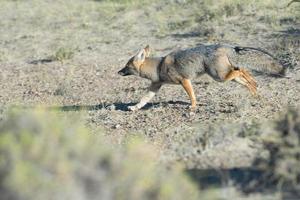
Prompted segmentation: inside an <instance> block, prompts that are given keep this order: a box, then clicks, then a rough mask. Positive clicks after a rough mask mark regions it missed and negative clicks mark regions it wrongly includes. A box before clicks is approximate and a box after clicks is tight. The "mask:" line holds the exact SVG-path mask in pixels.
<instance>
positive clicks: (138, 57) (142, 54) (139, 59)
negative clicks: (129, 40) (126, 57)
mask: <svg viewBox="0 0 300 200" xmlns="http://www.w3.org/2000/svg"><path fill="white" fill-rule="evenodd" d="M145 58H146V51H145V49H141V50H140V51H139V52H138V53H137V54H136V56H134V61H136V62H139V63H143V62H144V61H145Z"/></svg>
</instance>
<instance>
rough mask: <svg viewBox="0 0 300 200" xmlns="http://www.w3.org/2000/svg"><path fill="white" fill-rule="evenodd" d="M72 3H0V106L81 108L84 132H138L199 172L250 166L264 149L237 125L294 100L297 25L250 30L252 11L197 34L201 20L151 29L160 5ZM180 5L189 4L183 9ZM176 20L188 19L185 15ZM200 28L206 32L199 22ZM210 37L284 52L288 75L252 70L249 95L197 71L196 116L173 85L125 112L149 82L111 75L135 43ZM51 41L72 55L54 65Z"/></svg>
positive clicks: (166, 44) (169, 158)
mask: <svg viewBox="0 0 300 200" xmlns="http://www.w3.org/2000/svg"><path fill="white" fill-rule="evenodd" d="M72 2H73V3H67V2H66V1H53V2H52V3H50V2H48V1H44V2H39V1H28V2H21V1H20V2H19V1H17V2H10V1H4V2H2V3H1V4H2V6H1V7H0V18H1V21H0V27H1V29H0V69H1V75H0V91H1V92H0V105H1V107H0V109H1V110H2V111H4V110H6V108H7V107H9V106H18V107H23V108H28V109H31V108H33V107H35V106H38V105H39V106H43V107H46V108H47V109H49V110H52V109H61V110H62V111H63V112H72V113H74V114H78V113H80V114H83V115H85V116H86V117H85V119H86V124H87V125H88V126H90V127H91V128H92V129H95V130H97V128H99V127H104V129H105V131H106V133H107V135H108V137H109V138H110V139H111V140H110V141H112V142H114V143H116V144H118V143H122V142H123V140H124V138H126V137H128V136H129V135H145V136H146V139H147V140H149V142H151V143H153V144H155V145H157V146H158V147H159V148H160V149H161V151H162V154H161V155H162V156H161V159H162V160H163V161H166V162H168V163H172V162H174V161H180V162H183V163H185V164H186V166H187V167H188V168H190V169H194V168H198V169H207V168H236V167H248V166H250V165H251V163H252V161H253V159H254V158H255V157H256V156H258V155H260V154H263V153H262V152H261V151H260V146H259V144H256V143H255V142H253V141H252V140H251V138H248V137H241V136H240V133H241V131H242V130H244V129H245V128H247V127H251V126H252V125H253V124H255V123H260V122H262V121H267V120H269V119H274V118H276V116H277V115H278V113H280V112H281V111H284V110H285V109H286V108H287V107H288V106H292V107H293V106H297V105H299V102H300V66H299V54H300V50H299V41H300V40H299V39H300V30H299V23H297V21H293V20H290V21H288V22H287V23H282V24H280V25H279V26H278V27H276V28H273V29H272V27H270V26H268V23H267V22H265V21H259V20H258V21H257V24H256V26H253V27H252V28H253V30H252V31H250V32H249V30H248V29H246V28H245V27H246V26H249V24H251V23H252V22H253V21H255V20H256V17H249V20H248V21H247V19H248V18H247V17H242V20H246V22H245V23H244V24H243V23H242V22H240V20H239V19H238V18H239V16H237V17H232V18H226V20H227V21H226V22H228V23H227V24H222V23H218V25H215V24H212V25H211V26H212V27H213V28H214V31H213V33H211V34H210V32H209V31H208V33H207V34H205V33H202V29H201V26H200V25H197V24H193V25H191V26H190V27H184V28H182V29H176V30H172V31H169V32H166V33H164V34H162V35H160V33H159V31H158V30H159V27H160V26H161V25H160V24H158V21H159V20H158V21H157V20H156V21H155V20H153V19H152V18H151V17H150V16H151V13H152V11H157V12H159V5H161V6H162V7H164V6H168V5H165V4H159V5H156V4H154V5H149V7H148V8H147V9H140V8H139V7H138V8H133V9H125V10H123V8H122V7H120V8H119V7H114V8H111V7H109V6H108V5H106V4H101V3H99V2H94V1H86V2H84V1H83V2H82V3H81V1H75V0H74V1H72ZM106 6H107V8H106ZM109 9H111V10H112V11H110V10H109ZM161 9H163V8H161ZM183 9H184V10H185V11H187V10H188V9H189V8H188V6H186V5H185V6H183ZM27 11H28V12H27ZM112 13H113V14H112ZM180 13H181V12H179V14H180ZM149 15H150V16H149ZM258 17H259V16H258ZM165 18H167V17H165ZM165 18H163V19H165ZM183 19H189V15H188V14H187V15H186V16H183ZM284 19H285V18H284ZM298 22H299V21H298ZM195 27H196V28H195ZM205 27H206V29H205V30H206V31H207V30H209V29H208V28H207V24H206V26H205ZM197 28H198V29H197ZM195 30H197V31H195ZM212 37H214V38H213V39H212ZM215 42H225V43H233V44H240V45H248V46H249V45H251V46H259V47H263V48H266V49H267V50H269V51H271V52H272V53H273V54H275V55H278V56H281V57H284V56H288V57H284V58H287V59H290V62H292V63H293V66H292V67H290V69H289V70H288V76H289V77H290V78H289V79H286V78H274V77H266V76H261V75H260V76H256V80H257V82H258V85H259V86H258V93H259V97H256V98H255V97H252V96H251V94H250V93H249V92H248V91H247V89H246V88H244V87H243V86H241V85H239V84H237V83H235V82H226V83H218V82H215V81H214V80H212V79H211V78H210V77H208V76H203V77H201V78H199V79H196V80H194V81H193V83H194V89H195V92H196V96H197V101H198V107H197V110H196V113H195V115H192V116H190V115H189V111H188V106H189V99H188V97H187V95H186V94H185V92H184V90H183V88H181V87H180V86H176V85H165V86H163V88H162V89H161V90H160V91H159V93H158V95H157V96H156V97H155V98H154V99H153V100H152V101H151V103H149V104H148V105H147V106H146V107H145V108H144V109H142V110H139V111H136V112H129V111H127V106H128V105H132V104H134V103H136V102H138V101H139V99H140V98H141V97H142V96H143V95H144V94H145V93H146V91H147V87H148V85H149V84H150V82H149V81H147V80H144V79H141V78H138V77H133V76H132V77H121V76H119V75H118V74H117V71H118V70H120V69H121V68H122V67H123V66H124V65H125V64H126V62H127V60H128V59H129V58H130V57H131V56H132V55H134V53H136V51H137V50H138V49H139V48H141V47H143V46H144V45H146V44H149V45H150V47H151V50H152V55H154V56H163V55H166V54H167V53H169V52H171V51H172V50H175V49H178V48H186V47H193V46H196V45H197V44H199V43H215ZM60 47H67V48H70V49H72V51H73V53H74V56H73V57H72V58H71V59H69V60H63V61H62V62H60V61H48V60H47V59H48V58H49V57H51V56H52V55H54V54H55V52H56V50H57V49H58V48H60ZM287 49H288V50H289V51H288V52H287ZM2 117H3V116H2ZM261 156H263V155H261Z"/></svg>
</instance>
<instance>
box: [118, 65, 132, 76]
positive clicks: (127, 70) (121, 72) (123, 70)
mask: <svg viewBox="0 0 300 200" xmlns="http://www.w3.org/2000/svg"><path fill="white" fill-rule="evenodd" d="M118 74H119V75H121V76H128V75H131V73H130V70H129V69H128V67H124V68H123V69H121V70H120V71H118Z"/></svg>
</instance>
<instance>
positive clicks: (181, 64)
mask: <svg viewBox="0 0 300 200" xmlns="http://www.w3.org/2000/svg"><path fill="white" fill-rule="evenodd" d="M149 55H150V47H149V45H147V46H146V47H145V48H143V49H141V50H140V51H139V52H138V53H137V54H136V55H135V56H133V57H132V58H130V59H129V61H128V62H127V64H126V66H125V67H124V68H123V69H121V70H120V71H119V72H118V74H120V75H122V76H127V75H137V76H141V77H143V78H147V79H150V80H151V81H152V84H151V85H150V87H149V92H148V93H147V95H145V96H144V97H143V98H142V99H141V100H140V102H139V103H138V104H136V105H134V106H129V107H128V109H129V110H131V111H134V110H138V109H140V108H142V107H143V106H145V105H146V104H147V103H148V102H149V101H150V100H151V99H152V98H153V97H154V96H155V94H156V93H157V92H158V90H159V89H160V87H161V86H162V85H163V84H166V83H168V84H181V85H182V86H183V88H184V89H185V91H186V92H187V94H188V95H189V97H190V100H191V109H192V110H194V109H195V107H196V97H195V94H194V90H193V87H192V83H191V80H192V79H193V78H195V77H198V76H200V75H202V74H204V73H206V74H208V75H209V76H211V77H212V78H213V79H214V80H216V81H220V82H224V81H229V80H234V81H236V82H238V83H240V84H242V85H244V86H246V87H247V88H248V89H249V90H250V92H251V93H252V94H253V95H256V91H257V89H256V88H257V84H256V81H255V80H254V78H253V77H252V75H251V74H250V73H249V72H248V71H247V70H246V69H245V68H247V69H251V70H257V71H260V72H265V73H268V74H273V75H276V74H277V75H282V74H284V73H285V68H284V67H283V65H281V64H280V63H279V62H278V61H277V60H276V59H275V58H274V56H272V55H271V54H269V53H268V52H266V51H264V50H262V49H259V48H253V47H240V46H231V45H222V44H215V45H199V46H197V47H195V48H190V49H185V50H178V51H174V52H171V53H170V54H168V55H166V56H164V57H149ZM241 67H243V68H241Z"/></svg>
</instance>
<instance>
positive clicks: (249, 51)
mask: <svg viewBox="0 0 300 200" xmlns="http://www.w3.org/2000/svg"><path fill="white" fill-rule="evenodd" d="M232 48H233V49H234V52H235V54H236V55H237V56H229V59H230V62H232V64H233V65H234V66H237V67H241V68H243V67H244V68H248V69H250V70H252V71H256V72H258V73H263V74H268V75H273V76H278V77H285V73H286V67H285V66H284V65H282V63H281V62H280V61H279V60H278V59H277V58H276V57H275V56H273V55H272V54H270V53H269V52H267V51H265V50H263V49H260V48H254V47H241V46H234V47H232Z"/></svg>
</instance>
